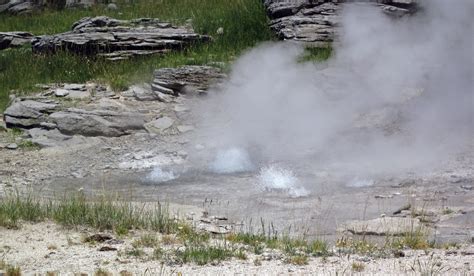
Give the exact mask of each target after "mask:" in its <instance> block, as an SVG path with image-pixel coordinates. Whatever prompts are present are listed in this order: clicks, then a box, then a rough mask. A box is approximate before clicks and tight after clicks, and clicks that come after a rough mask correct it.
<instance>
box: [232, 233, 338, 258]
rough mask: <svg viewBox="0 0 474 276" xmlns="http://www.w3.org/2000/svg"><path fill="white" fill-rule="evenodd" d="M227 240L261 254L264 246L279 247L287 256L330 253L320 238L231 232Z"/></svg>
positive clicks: (327, 254)
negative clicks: (310, 238)
mask: <svg viewBox="0 0 474 276" xmlns="http://www.w3.org/2000/svg"><path fill="white" fill-rule="evenodd" d="M227 240H228V241H230V242H232V243H238V244H245V245H250V246H251V247H252V248H253V252H254V253H255V254H257V255H259V254H262V253H263V250H264V249H265V248H271V249H280V250H282V251H283V252H285V253H286V254H287V255H289V256H300V255H301V254H302V253H304V254H307V255H311V256H329V255H331V254H330V252H329V249H328V245H327V243H326V242H325V241H322V240H314V241H312V242H308V241H306V240H305V239H295V238H290V237H288V236H283V237H277V236H276V235H265V234H252V233H233V234H230V235H228V236H227Z"/></svg>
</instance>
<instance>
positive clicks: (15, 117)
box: [4, 100, 57, 128]
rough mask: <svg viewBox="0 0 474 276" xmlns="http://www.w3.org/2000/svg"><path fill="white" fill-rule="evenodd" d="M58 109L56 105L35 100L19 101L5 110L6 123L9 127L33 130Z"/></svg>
mask: <svg viewBox="0 0 474 276" xmlns="http://www.w3.org/2000/svg"><path fill="white" fill-rule="evenodd" d="M56 107H57V104H55V103H44V102H39V101H33V100H26V101H18V102H15V103H13V104H12V105H11V106H9V107H8V108H7V109H6V110H5V112H4V117H5V123H6V125H7V127H22V128H31V127H35V126H39V125H40V123H41V122H44V121H45V120H46V117H47V116H48V114H50V113H52V112H53V111H54V109H55V108H56Z"/></svg>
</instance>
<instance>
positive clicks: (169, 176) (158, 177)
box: [147, 167, 177, 183]
mask: <svg viewBox="0 0 474 276" xmlns="http://www.w3.org/2000/svg"><path fill="white" fill-rule="evenodd" d="M176 177H177V176H176V175H175V174H174V173H173V172H172V171H164V170H163V169H162V168H160V167H156V168H154V169H153V171H151V172H150V173H149V174H148V176H147V179H148V180H150V181H152V182H154V183H161V182H167V181H170V180H173V179H176Z"/></svg>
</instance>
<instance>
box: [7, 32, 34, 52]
mask: <svg viewBox="0 0 474 276" xmlns="http://www.w3.org/2000/svg"><path fill="white" fill-rule="evenodd" d="M32 38H33V35H32V34H30V33H27V32H5V33H2V32H0V50H3V49H6V48H14V47H20V46H22V45H24V44H28V43H30V42H31V39H32Z"/></svg>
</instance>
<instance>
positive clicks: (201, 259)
mask: <svg viewBox="0 0 474 276" xmlns="http://www.w3.org/2000/svg"><path fill="white" fill-rule="evenodd" d="M176 256H177V257H178V258H179V259H180V260H181V261H182V262H183V263H189V262H193V263H196V264H198V265H206V264H208V263H211V262H218V263H219V262H221V261H224V260H227V259H230V258H232V257H233V256H234V252H233V251H232V250H230V249H227V248H224V247H216V246H189V247H186V248H185V249H184V250H182V251H179V250H178V251H176Z"/></svg>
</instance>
